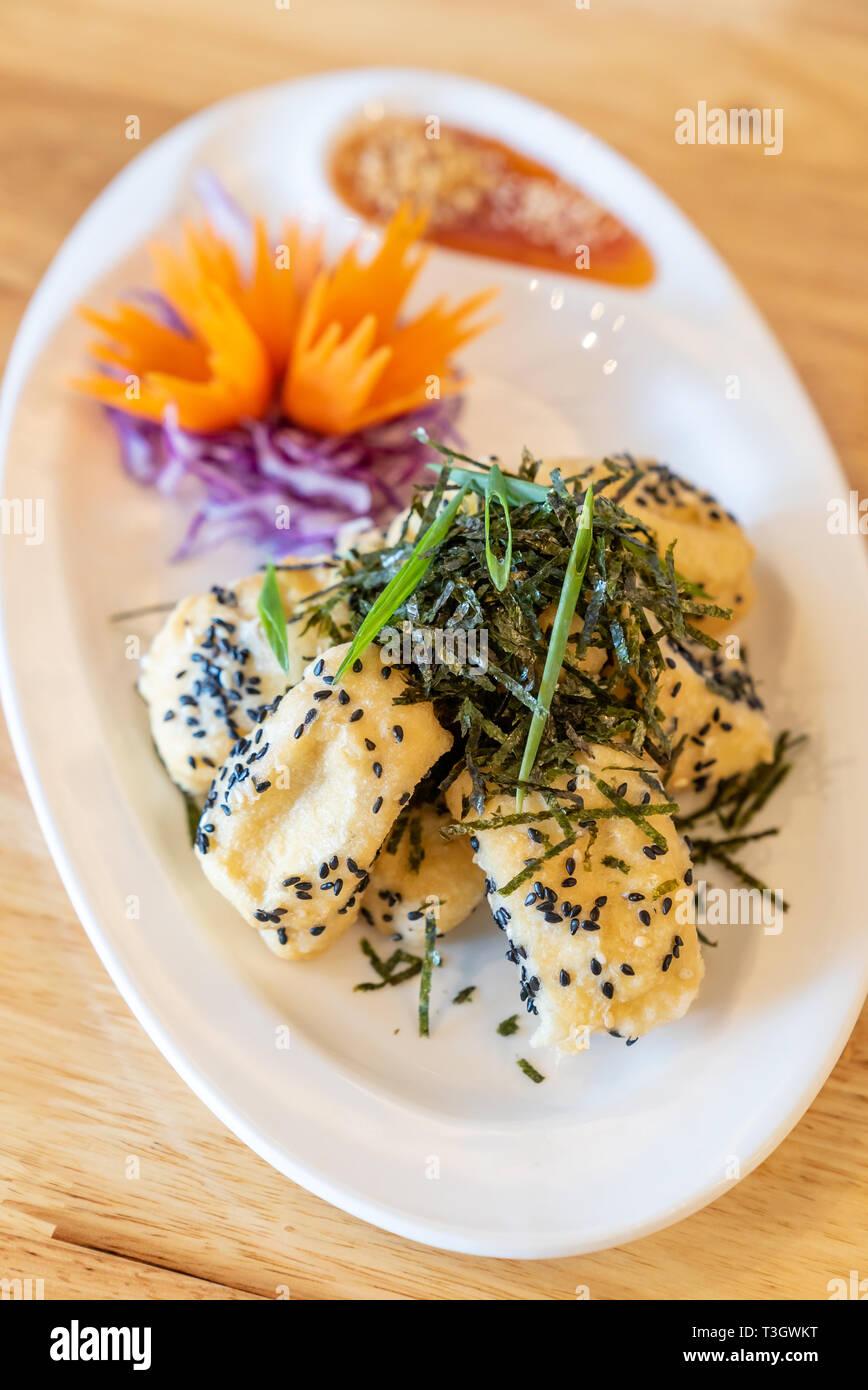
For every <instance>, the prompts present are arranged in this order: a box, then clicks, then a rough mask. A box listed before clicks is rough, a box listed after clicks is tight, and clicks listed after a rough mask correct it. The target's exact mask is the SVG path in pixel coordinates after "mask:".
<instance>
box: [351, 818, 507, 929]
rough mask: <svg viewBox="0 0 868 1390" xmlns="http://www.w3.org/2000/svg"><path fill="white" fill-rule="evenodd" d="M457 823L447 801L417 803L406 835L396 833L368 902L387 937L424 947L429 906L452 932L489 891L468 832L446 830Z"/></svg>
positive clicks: (366, 908)
mask: <svg viewBox="0 0 868 1390" xmlns="http://www.w3.org/2000/svg"><path fill="white" fill-rule="evenodd" d="M451 824H452V816H451V814H450V813H449V811H448V810H447V809H446V808H445V806H444V807H440V808H438V807H436V806H432V805H426V804H423V805H419V806H416V805H413V804H411V805H410V807H409V815H408V816H407V817H406V822H405V824H404V825H403V827H402V833H401V836H400V839H397V837H396V836H390V837H389V839H388V840H387V841H386V843H385V844H384V846H383V848H382V850H381V851H380V855H379V858H378V859H377V862H376V863H375V865H374V867H373V868H372V870H371V882H370V885H369V887H368V888H367V889H366V890H365V896H364V900H363V903H362V916H363V917H364V919H365V921H366V922H369V923H370V925H371V926H374V927H376V928H377V930H378V931H379V932H382V934H383V935H384V936H389V937H394V938H395V939H396V940H397V939H400V940H401V941H402V942H403V943H404V945H405V946H406V945H410V946H411V947H412V946H422V945H424V940H425V914H426V910H427V911H431V910H433V911H434V913H435V916H436V918H437V929H438V931H440V932H449V931H452V929H453V928H454V927H457V926H458V925H459V924H460V923H461V922H463V921H464V919H465V918H466V917H468V916H469V915H470V913H471V912H472V911H473V909H474V908H475V907H477V906H478V904H479V903H480V902H481V901H482V899H483V897H484V896H485V879H484V877H483V875H482V873H481V872H480V870H479V869H478V868H477V867H476V865H475V864H474V862H473V851H472V850H471V848H470V845H469V843H468V841H467V837H466V836H464V835H460V836H457V837H456V838H454V839H449V840H444V839H443V836H442V835H441V834H440V831H441V830H445V829H446V828H447V827H448V826H450V825H451ZM398 828H399V826H398V824H397V823H396V826H395V830H396V831H397V830H398ZM396 839H397V843H393V841H395V840H396Z"/></svg>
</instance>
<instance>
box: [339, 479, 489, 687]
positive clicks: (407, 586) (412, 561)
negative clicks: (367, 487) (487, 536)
mask: <svg viewBox="0 0 868 1390" xmlns="http://www.w3.org/2000/svg"><path fill="white" fill-rule="evenodd" d="M466 492H467V487H466V485H465V486H464V487H462V488H461V489H460V491H459V492H457V493H456V494H455V496H454V497H453V498H452V501H451V502H450V503H449V505H448V507H446V508H445V509H444V510H443V511H442V512H441V513H440V515H439V516H438V517H436V518H435V519H434V521H432V523H431V525H430V526H429V527H428V529H427V530H426V531H424V532H423V534H422V535H421V536H420V537H419V539H418V540H417V542H416V544H415V545H414V546H413V549H412V551H411V552H410V555H409V556H408V558H407V559H406V560H405V562H404V564H403V565H402V566H401V568H400V569H399V570H398V573H397V574H396V575H395V577H394V579H392V580H391V581H390V582H389V583H388V584H387V585H386V587H385V589H384V590H383V592H382V593H381V594H380V595H379V597H378V598H377V599H376V601H375V602H374V604H373V605H372V607H371V608H370V609H369V611H368V613H367V614H366V616H365V618H364V620H363V621H362V624H361V626H360V628H359V630H358V632H357V633H356V635H355V637H354V638H353V640H352V642H351V643H350V648H349V651H348V652H347V654H346V656H345V657H344V659H343V661H342V662H341V664H340V666H339V667H338V669H337V671H336V672H335V680H336V681H339V680H340V678H341V676H342V675H343V674H344V671H346V669H347V667H348V666H349V665H351V663H352V662H354V661H355V660H356V658H357V657H359V656H361V655H362V653H363V652H365V651H367V649H368V647H369V646H370V645H371V643H372V642H373V640H374V638H375V637H376V636H377V633H378V632H379V631H380V630H381V628H384V627H385V626H386V624H387V623H388V621H389V619H390V618H391V617H392V616H393V614H394V613H396V612H397V610H398V609H399V608H400V607H401V604H402V603H405V602H406V600H407V599H408V598H409V597H410V595H411V594H412V592H413V590H414V589H415V588H416V586H417V584H419V582H420V581H421V580H422V579H423V578H424V576H425V573H426V571H427V570H428V567H429V565H430V564H431V561H432V560H433V559H434V551H435V550H436V549H437V547H438V546H439V545H440V544H441V543H442V542H443V541H444V540H445V539H446V537H447V536H448V534H449V529H450V527H451V525H452V523H453V521H454V520H455V516H456V513H457V511H458V508H459V507H460V506H461V503H462V502H463V501H464V496H465V493H466Z"/></svg>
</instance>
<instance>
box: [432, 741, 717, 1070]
mask: <svg viewBox="0 0 868 1390" xmlns="http://www.w3.org/2000/svg"><path fill="white" fill-rule="evenodd" d="M583 768H584V769H585V770H584V771H583ZM643 774H644V776H643ZM657 774H658V769H657V767H656V765H655V764H654V763H653V762H651V761H650V759H647V758H644V759H638V758H635V757H632V756H631V755H630V754H629V753H628V752H626V751H625V752H624V753H623V754H622V753H620V752H618V751H616V750H614V749H611V748H607V747H602V746H599V745H597V746H595V747H593V748H592V749H591V751H590V753H589V754H583V755H580V756H579V761H578V762H577V766H576V773H575V776H574V777H570V778H567V777H566V776H563V777H561V778H559V779H558V782H557V784H556V785H558V786H559V787H560V788H564V789H567V790H572V791H573V792H574V793H575V794H578V795H580V796H582V798H583V801H584V806H585V807H586V808H587V809H589V810H592V809H596V808H600V809H601V810H605V809H607V808H608V809H609V810H611V809H612V807H613V805H615V804H616V803H614V802H613V800H612V797H611V796H607V795H606V794H605V792H604V791H602V790H601V788H600V786H599V785H597V784H595V783H594V781H593V778H598V779H600V781H602V782H604V783H605V784H606V785H607V786H608V787H609V788H610V789H611V792H612V794H613V795H614V796H615V798H616V799H620V800H621V803H622V804H624V803H629V805H630V806H631V807H632V808H634V809H633V814H634V815H641V814H645V815H646V816H647V817H648V820H647V827H643V826H642V825H641V824H637V822H636V820H635V819H632V818H631V817H630V816H627V815H612V816H611V817H608V818H603V817H601V818H600V819H598V820H597V821H596V829H595V830H594V829H590V828H588V827H587V826H585V827H584V828H577V834H576V838H575V840H574V841H573V842H572V843H570V844H569V845H568V846H565V847H564V849H563V850H561V851H559V853H558V854H557V855H556V856H554V857H553V858H551V859H549V860H546V861H544V862H542V863H540V864H539V866H538V867H535V869H534V872H533V874H532V875H531V877H530V878H529V879H527V880H525V882H523V883H522V884H521V885H520V886H519V887H518V888H515V889H513V890H512V891H511V892H509V893H508V894H505V893H502V892H501V891H500V888H499V887H498V885H500V886H501V887H503V888H506V887H507V886H508V884H509V882H510V880H511V879H512V878H514V877H515V876H516V875H517V874H518V873H520V872H521V870H522V869H523V868H524V867H525V863H526V861H527V860H528V859H530V858H532V857H537V858H542V856H543V854H544V853H545V850H546V846H547V844H548V845H556V844H560V843H561V841H562V840H564V839H565V838H566V836H565V835H564V833H563V831H562V830H561V828H560V827H559V826H558V823H557V822H556V821H555V820H554V819H548V818H546V819H543V820H540V821H537V822H535V823H534V824H533V825H531V826H528V825H507V826H502V827H498V828H494V829H490V830H481V829H474V833H473V844H474V845H476V846H477V848H476V862H477V864H479V866H480V868H481V869H482V870H483V872H484V873H485V875H486V880H487V891H488V901H489V904H490V906H491V909H492V912H493V914H494V919H495V921H496V922H497V924H498V925H499V926H500V927H501V928H502V929H503V931H504V933H505V934H506V936H507V939H508V942H509V949H508V951H507V956H508V958H509V959H510V960H511V961H513V962H514V963H515V964H516V965H517V966H518V968H519V971H520V975H521V999H522V1002H523V1003H524V1004H525V1005H526V1007H527V1010H528V1012H529V1013H530V1014H532V1015H535V1016H536V1017H537V1018H538V1020H539V1022H538V1026H537V1029H536V1032H535V1033H534V1035H533V1037H532V1039H531V1041H532V1044H533V1045H534V1046H537V1047H539V1046H544V1045H548V1044H554V1045H555V1046H556V1047H558V1048H560V1049H561V1050H562V1051H565V1052H581V1051H584V1050H585V1049H586V1047H587V1046H588V1039H589V1036H590V1034H592V1033H595V1032H600V1031H602V1030H607V1031H608V1032H611V1033H615V1034H617V1035H618V1036H621V1037H623V1038H624V1039H626V1040H627V1041H631V1040H634V1039H636V1038H638V1037H641V1035H642V1034H643V1033H647V1032H648V1031H649V1030H650V1029H651V1028H654V1027H656V1026H657V1025H658V1024H660V1023H669V1022H671V1021H673V1020H674V1019H678V1018H681V1017H682V1015H683V1014H685V1013H686V1012H687V1010H688V1009H689V1007H690V1005H691V1004H692V1002H693V1000H694V999H695V997H696V994H697V991H698V989H699V985H700V982H701V980H702V976H703V973H704V967H703V963H702V957H701V955H700V952H699V943H698V940H697V936H696V928H695V926H693V925H692V924H691V923H690V922H689V921H681V920H680V919H681V918H682V917H687V916H689V915H691V914H689V913H688V912H686V911H684V910H683V908H682V905H683V904H684V903H685V901H686V898H685V892H684V890H685V888H686V886H688V885H689V884H690V883H691V882H692V872H693V871H692V869H691V864H690V855H689V853H688V850H687V845H686V844H685V842H684V840H683V839H682V837H681V836H680V835H679V834H678V832H677V830H676V828H675V825H674V823H673V821H672V818H671V815H669V814H668V813H656V812H652V813H651V814H650V815H648V812H647V811H643V808H644V807H646V806H649V805H651V806H653V805H655V804H656V805H661V804H664V803H665V802H666V800H667V798H666V796H665V793H664V792H663V791H662V788H661V787H660V784H659V782H658V781H657ZM646 779H650V781H649V780H646ZM469 788H470V782H469V778H468V777H467V775H466V774H463V775H462V777H460V778H459V779H458V781H457V782H456V783H455V784H454V785H453V786H452V788H450V792H449V795H448V800H449V806H450V809H451V810H452V812H453V814H454V815H455V816H456V818H461V816H462V799H463V797H465V796H466V795H467V793H468V791H469ZM577 789H578V790H577ZM564 804H566V803H564ZM545 809H546V808H545V803H544V802H543V800H542V798H541V797H540V795H539V794H538V793H533V794H529V795H528V796H527V798H526V799H525V804H524V810H525V811H533V812H544V811H545ZM514 812H515V798H514V797H513V796H508V795H498V796H496V797H494V798H492V799H491V800H490V801H489V802H488V804H487V805H486V807H485V816H484V817H479V816H478V815H477V813H476V811H475V810H474V809H473V808H472V807H471V808H469V809H467V810H465V813H464V816H463V819H464V820H466V821H470V822H473V821H476V820H480V819H488V818H489V817H491V816H492V815H505V816H508V815H512V814H513V813H514ZM650 828H653V831H654V832H656V834H657V836H660V837H662V841H663V846H662V847H660V848H658V845H657V844H656V843H655V841H654V837H653V835H652V834H649V829H650ZM531 832H532V833H531ZM539 836H542V837H544V838H543V840H542V841H540V839H539V838H538V837H539Z"/></svg>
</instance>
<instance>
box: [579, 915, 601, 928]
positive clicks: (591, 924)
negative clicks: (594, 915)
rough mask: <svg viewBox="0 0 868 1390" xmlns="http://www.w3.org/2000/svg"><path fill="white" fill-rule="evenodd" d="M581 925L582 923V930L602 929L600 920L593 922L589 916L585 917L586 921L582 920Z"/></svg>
mask: <svg viewBox="0 0 868 1390" xmlns="http://www.w3.org/2000/svg"><path fill="white" fill-rule="evenodd" d="M581 925H582V931H599V930H600V924H599V922H591V921H589V920H588V919H587V918H585V920H584V922H582V924H581Z"/></svg>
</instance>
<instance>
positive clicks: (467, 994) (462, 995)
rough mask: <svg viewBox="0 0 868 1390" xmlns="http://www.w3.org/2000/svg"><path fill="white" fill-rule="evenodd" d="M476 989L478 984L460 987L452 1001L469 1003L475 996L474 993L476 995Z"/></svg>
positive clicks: (454, 1002)
mask: <svg viewBox="0 0 868 1390" xmlns="http://www.w3.org/2000/svg"><path fill="white" fill-rule="evenodd" d="M475 990H476V985H465V986H464V988H463V989H460V990H459V991H458V993H457V994H456V996H455V998H454V999H453V1000H452V1003H453V1004H467V1003H469V1001H470V1000H471V999H472V998H473V995H474V993H475Z"/></svg>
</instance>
